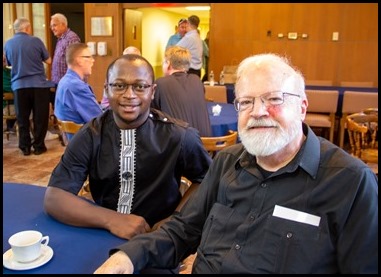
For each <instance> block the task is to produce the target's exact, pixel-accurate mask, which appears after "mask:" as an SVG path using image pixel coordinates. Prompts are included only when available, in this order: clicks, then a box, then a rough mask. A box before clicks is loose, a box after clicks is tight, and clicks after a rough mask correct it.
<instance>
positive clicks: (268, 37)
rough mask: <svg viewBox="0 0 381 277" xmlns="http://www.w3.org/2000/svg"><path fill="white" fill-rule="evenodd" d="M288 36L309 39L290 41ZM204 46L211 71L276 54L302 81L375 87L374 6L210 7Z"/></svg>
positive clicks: (376, 64) (258, 5) (267, 5)
mask: <svg viewBox="0 0 381 277" xmlns="http://www.w3.org/2000/svg"><path fill="white" fill-rule="evenodd" d="M227 11H229V13H228V14H229V18H228V19H226V15H227ZM224 20H225V21H226V22H227V23H226V24H224ZM288 32H296V33H297V34H298V35H301V34H303V33H305V34H307V35H308V37H307V38H305V39H304V38H301V37H298V38H297V39H296V40H290V39H288V38H287V34H288ZM333 32H339V40H338V41H332V33H333ZM280 33H282V34H284V37H283V38H278V34H280ZM209 47H210V52H211V55H210V64H209V69H210V70H214V72H219V71H221V70H222V67H223V66H224V65H236V64H238V63H239V62H240V61H241V60H242V59H243V58H245V57H247V56H249V55H252V54H256V53H262V52H275V53H279V54H283V55H286V56H288V57H289V58H290V59H291V60H292V62H293V63H294V64H295V65H296V66H297V67H298V68H299V69H300V70H301V71H302V72H303V73H304V75H305V78H306V79H307V80H332V81H333V84H334V85H339V84H340V82H341V81H348V80H351V81H372V82H373V83H374V84H375V86H378V4H372V3H370V4H369V3H368V4H341V3H335V4H321V3H314V4H311V3H308V4H301V3H292V4H279V3H274V4H220V3H219V4H213V3H212V4H211V18H210V41H209Z"/></svg>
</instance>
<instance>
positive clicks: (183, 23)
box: [165, 18, 188, 49]
mask: <svg viewBox="0 0 381 277" xmlns="http://www.w3.org/2000/svg"><path fill="white" fill-rule="evenodd" d="M187 25H188V19H186V18H182V19H180V20H179V23H178V24H177V28H176V33H175V34H173V35H172V36H170V37H169V39H168V42H167V46H166V47H165V49H167V48H168V47H169V46H173V45H176V44H177V43H178V42H179V41H180V40H181V39H182V38H183V37H184V35H185V34H186V32H187Z"/></svg>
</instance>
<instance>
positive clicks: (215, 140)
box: [201, 130, 238, 158]
mask: <svg viewBox="0 0 381 277" xmlns="http://www.w3.org/2000/svg"><path fill="white" fill-rule="evenodd" d="M237 139H238V132H237V131H232V130H229V131H228V133H227V134H226V135H225V136H221V137H201V141H202V143H203V144H204V147H205V149H206V150H207V151H208V153H209V155H210V156H211V157H212V158H214V156H215V155H216V154H217V152H218V151H221V150H222V149H224V148H226V147H228V146H231V145H234V144H236V143H237Z"/></svg>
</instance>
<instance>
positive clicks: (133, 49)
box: [123, 46, 142, 56]
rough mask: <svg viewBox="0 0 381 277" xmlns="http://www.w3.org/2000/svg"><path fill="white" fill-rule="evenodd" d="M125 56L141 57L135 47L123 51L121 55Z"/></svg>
mask: <svg viewBox="0 0 381 277" xmlns="http://www.w3.org/2000/svg"><path fill="white" fill-rule="evenodd" d="M126 54H135V55H139V56H141V55H142V54H141V53H140V50H139V49H138V48H136V47H135V46H128V47H127V48H126V49H124V50H123V55H126Z"/></svg>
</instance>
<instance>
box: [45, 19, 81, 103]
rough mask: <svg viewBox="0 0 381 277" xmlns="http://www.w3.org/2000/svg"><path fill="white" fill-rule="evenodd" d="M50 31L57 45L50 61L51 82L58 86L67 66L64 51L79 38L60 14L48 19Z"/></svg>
mask: <svg viewBox="0 0 381 277" xmlns="http://www.w3.org/2000/svg"><path fill="white" fill-rule="evenodd" d="M50 29H51V30H52V32H53V34H54V36H55V37H57V44H56V47H55V49H54V55H53V61H52V73H51V80H52V81H53V82H54V83H55V84H56V86H57V85H58V82H59V81H60V80H61V78H62V77H63V76H64V75H65V74H66V71H67V68H68V65H67V64H66V49H67V47H68V46H69V45H70V44H72V43H78V42H81V39H80V38H79V36H78V35H77V34H76V33H75V32H74V31H72V30H71V29H70V28H69V27H68V22H67V18H66V16H64V15H63V14H61V13H56V14H53V15H52V16H51V18H50ZM54 98H55V93H54V92H52V98H51V103H52V105H53V107H54Z"/></svg>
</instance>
